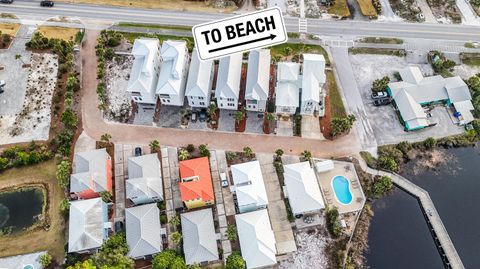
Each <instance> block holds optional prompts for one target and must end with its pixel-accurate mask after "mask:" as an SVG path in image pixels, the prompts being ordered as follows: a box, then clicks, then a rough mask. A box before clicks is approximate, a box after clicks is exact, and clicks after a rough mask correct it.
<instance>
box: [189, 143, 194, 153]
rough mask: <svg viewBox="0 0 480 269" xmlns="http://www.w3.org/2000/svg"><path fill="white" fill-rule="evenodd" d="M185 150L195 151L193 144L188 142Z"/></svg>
mask: <svg viewBox="0 0 480 269" xmlns="http://www.w3.org/2000/svg"><path fill="white" fill-rule="evenodd" d="M187 151H188V152H190V153H192V152H194V151H195V146H194V145H193V144H188V145H187Z"/></svg>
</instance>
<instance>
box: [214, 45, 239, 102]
mask: <svg viewBox="0 0 480 269" xmlns="http://www.w3.org/2000/svg"><path fill="white" fill-rule="evenodd" d="M242 58H243V56H242V54H241V53H237V54H233V55H230V56H228V57H224V58H221V59H220V63H219V67H218V73H217V85H216V89H215V98H216V99H217V105H218V107H219V108H220V109H229V110H237V109H238V101H239V100H238V99H239V95H240V79H241V76H242Z"/></svg>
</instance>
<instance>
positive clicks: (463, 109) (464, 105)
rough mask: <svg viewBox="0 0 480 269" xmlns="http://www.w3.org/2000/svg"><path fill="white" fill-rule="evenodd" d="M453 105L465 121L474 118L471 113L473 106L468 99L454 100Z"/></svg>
mask: <svg viewBox="0 0 480 269" xmlns="http://www.w3.org/2000/svg"><path fill="white" fill-rule="evenodd" d="M453 106H454V107H455V110H456V111H458V112H460V114H461V115H462V116H463V120H464V122H465V123H469V122H471V121H473V120H474V119H475V118H474V117H473V114H472V110H475V108H474V107H473V104H472V102H471V101H470V100H467V101H460V102H455V103H453Z"/></svg>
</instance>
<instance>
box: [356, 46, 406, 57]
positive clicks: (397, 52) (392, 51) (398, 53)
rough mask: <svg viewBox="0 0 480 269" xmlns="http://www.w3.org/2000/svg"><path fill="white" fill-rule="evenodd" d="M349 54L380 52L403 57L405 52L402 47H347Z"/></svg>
mask: <svg viewBox="0 0 480 269" xmlns="http://www.w3.org/2000/svg"><path fill="white" fill-rule="evenodd" d="M348 52H350V53H351V54H381V55H391V56H397V57H405V55H406V52H405V50H403V49H382V48H349V49H348Z"/></svg>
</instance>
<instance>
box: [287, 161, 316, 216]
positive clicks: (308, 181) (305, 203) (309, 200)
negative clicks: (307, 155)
mask: <svg viewBox="0 0 480 269" xmlns="http://www.w3.org/2000/svg"><path fill="white" fill-rule="evenodd" d="M283 168H284V171H285V172H284V176H285V186H286V188H287V192H288V202H289V203H290V206H291V207H292V212H293V214H302V213H307V212H312V211H318V210H320V209H323V208H325V204H324V203H323V197H322V193H321V192H320V187H319V186H318V181H317V177H316V176H315V172H314V171H313V169H312V168H311V167H310V163H309V162H301V163H294V164H289V165H284V166H283Z"/></svg>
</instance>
